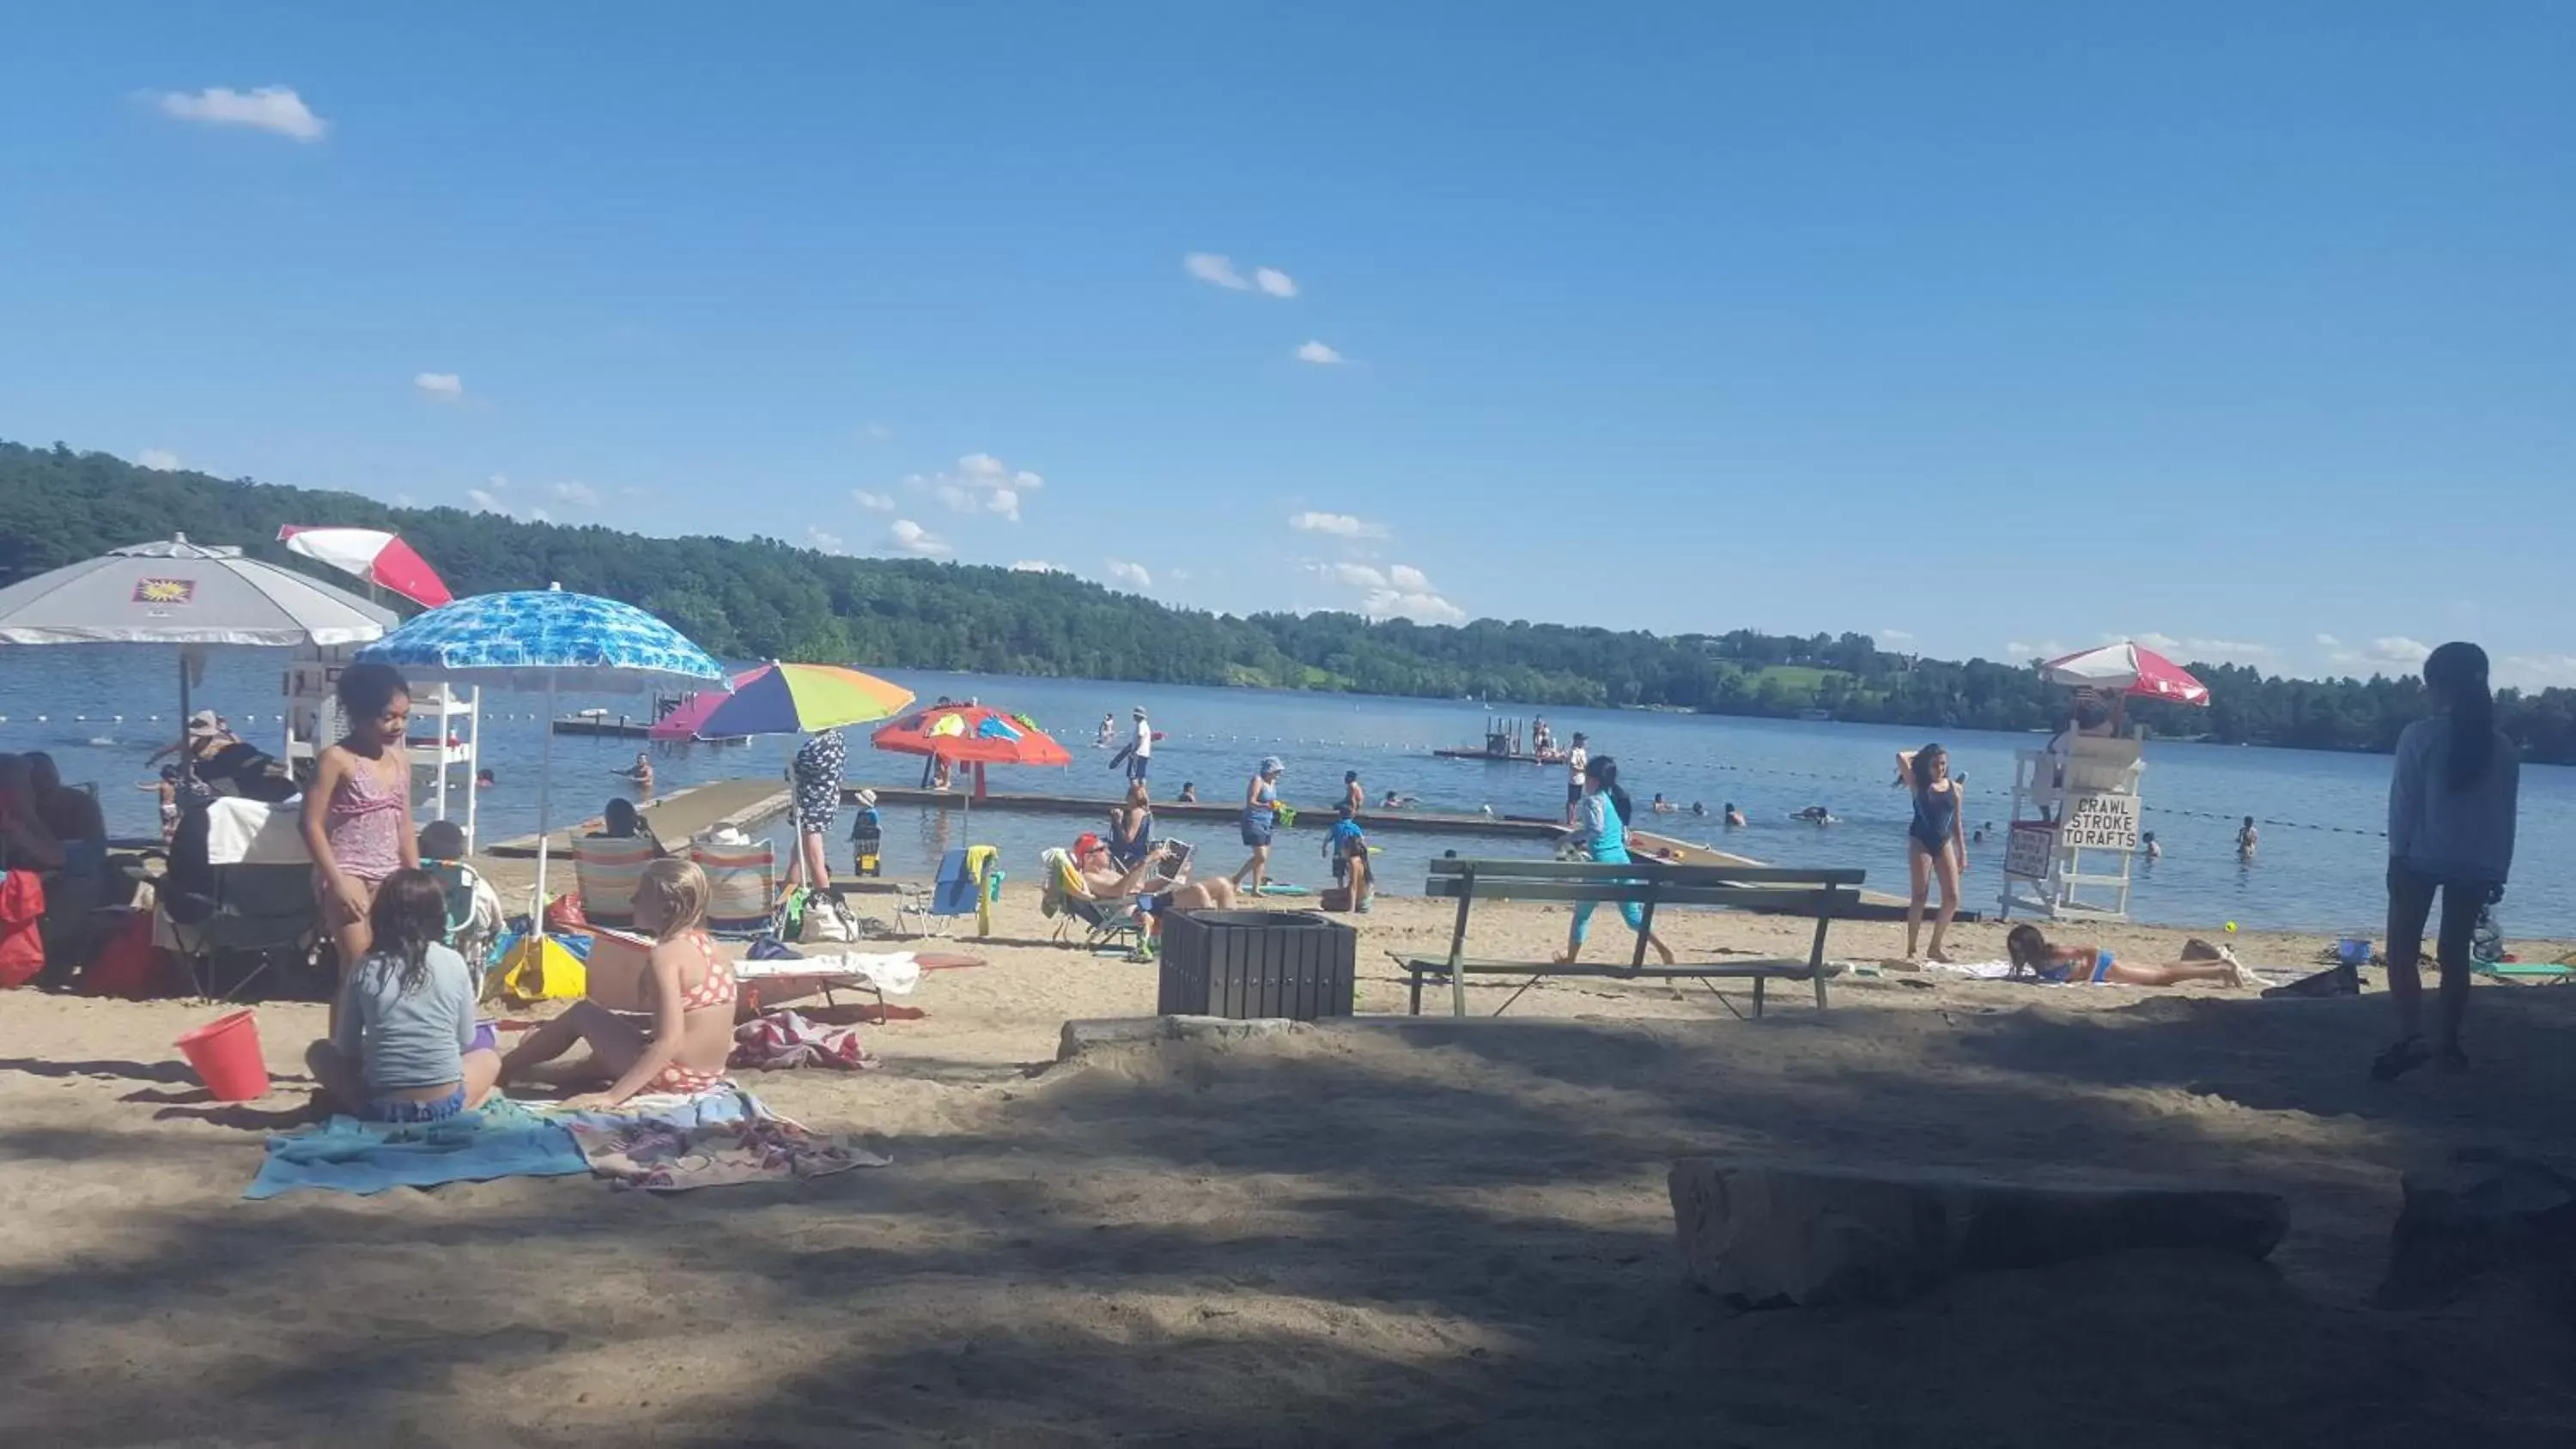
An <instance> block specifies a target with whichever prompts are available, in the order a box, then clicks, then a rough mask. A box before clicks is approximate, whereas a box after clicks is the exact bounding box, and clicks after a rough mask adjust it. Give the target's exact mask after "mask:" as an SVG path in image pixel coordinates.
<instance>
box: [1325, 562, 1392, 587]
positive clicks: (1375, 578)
mask: <svg viewBox="0 0 2576 1449" xmlns="http://www.w3.org/2000/svg"><path fill="white" fill-rule="evenodd" d="M1315 572H1317V573H1319V574H1322V575H1323V576H1324V577H1326V578H1328V579H1337V580H1339V581H1341V582H1342V583H1346V584H1348V585H1350V586H1351V587H1352V588H1355V589H1382V588H1385V587H1386V575H1385V574H1383V573H1380V572H1378V571H1377V570H1376V569H1373V568H1370V567H1369V566H1368V565H1367V564H1361V563H1334V564H1317V565H1315Z"/></svg>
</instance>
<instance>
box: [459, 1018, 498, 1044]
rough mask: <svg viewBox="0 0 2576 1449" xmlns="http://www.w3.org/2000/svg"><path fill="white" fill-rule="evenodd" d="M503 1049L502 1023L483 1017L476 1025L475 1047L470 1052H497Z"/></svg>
mask: <svg viewBox="0 0 2576 1449" xmlns="http://www.w3.org/2000/svg"><path fill="white" fill-rule="evenodd" d="M500 1049H501V1031H500V1023H498V1022H496V1021H494V1020H492V1018H490V1017H488V1016H487V1017H483V1018H482V1019H480V1020H478V1021H476V1022H475V1023H474V1045H473V1046H471V1047H469V1048H467V1050H469V1051H478V1052H496V1051H499V1050H500Z"/></svg>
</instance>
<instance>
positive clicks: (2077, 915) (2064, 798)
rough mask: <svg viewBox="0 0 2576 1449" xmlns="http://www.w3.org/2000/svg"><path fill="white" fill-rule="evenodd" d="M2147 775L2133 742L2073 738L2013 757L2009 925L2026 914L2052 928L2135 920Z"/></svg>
mask: <svg viewBox="0 0 2576 1449" xmlns="http://www.w3.org/2000/svg"><path fill="white" fill-rule="evenodd" d="M2145 769H2146V766H2145V764H2144V763H2143V762H2142V761H2141V760H2140V759H2139V757H2138V742H2137V741H2136V740H2133V739H2118V738H2107V737H2101V736H2094V735H2067V736H2062V737H2061V744H2059V745H2052V746H2051V747H2050V748H2048V749H2044V750H2022V751H2018V752H2017V753H2016V754H2015V755H2014V757H2013V809H2012V824H2011V826H2010V828H2009V830H2008V831H2007V833H2006V834H2005V837H2004V873H2003V881H2004V884H2003V894H2002V896H2001V899H2000V905H2001V907H2002V912H2001V913H2002V915H2003V916H2004V917H2005V918H2007V919H2008V918H2010V917H2011V915H2012V913H2013V912H2014V910H2016V909H2019V910H2020V911H2021V912H2022V913H2023V914H2025V915H2041V916H2046V917H2048V918H2049V919H2051V920H2070V919H2072V920H2088V921H2125V920H2127V919H2128V917H2129V875H2130V870H2131V867H2132V866H2133V865H2134V864H2135V862H2136V857H2137V850H2138V810H2139V797H2138V781H2139V777H2140V776H2141V775H2142V774H2143V773H2144V772H2145Z"/></svg>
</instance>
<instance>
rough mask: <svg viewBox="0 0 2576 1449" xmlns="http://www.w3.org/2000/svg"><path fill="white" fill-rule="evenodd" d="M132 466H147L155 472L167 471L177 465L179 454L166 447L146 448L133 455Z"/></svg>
mask: <svg viewBox="0 0 2576 1449" xmlns="http://www.w3.org/2000/svg"><path fill="white" fill-rule="evenodd" d="M134 466H136V467H138V468H149V469H151V470H152V471H153V472H155V473H167V472H169V471H170V470H171V469H173V468H176V467H178V466H179V455H178V454H176V453H173V452H171V451H170V450H169V449H167V448H146V449H144V450H143V451H142V452H140V453H137V454H135V455H134Z"/></svg>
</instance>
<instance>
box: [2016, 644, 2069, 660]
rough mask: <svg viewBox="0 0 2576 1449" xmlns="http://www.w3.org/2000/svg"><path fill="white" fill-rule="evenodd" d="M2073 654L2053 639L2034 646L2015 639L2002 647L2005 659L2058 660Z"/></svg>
mask: <svg viewBox="0 0 2576 1449" xmlns="http://www.w3.org/2000/svg"><path fill="white" fill-rule="evenodd" d="M2074 652H2075V651H2074V650H2072V649H2069V648H2067V647H2066V646H2065V645H2063V644H2060V643H2058V642H2057V641H2056V640H2054V639H2043V640H2041V641H2040V642H2038V643H2036V644H2025V643H2023V642H2021V641H2020V640H2019V639H2015V640H2014V641H2012V642H2011V643H2009V644H2007V645H2005V646H2004V657H2005V658H2007V659H2058V658H2063V657H2064V656H2066V655H2068V654H2072V653H2074Z"/></svg>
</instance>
